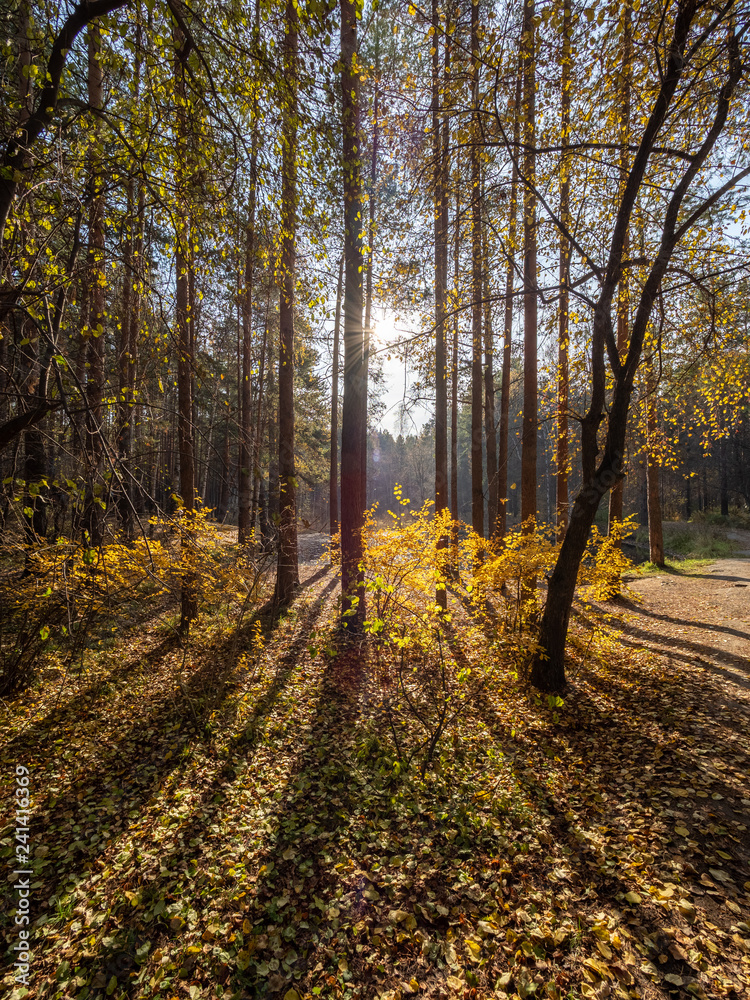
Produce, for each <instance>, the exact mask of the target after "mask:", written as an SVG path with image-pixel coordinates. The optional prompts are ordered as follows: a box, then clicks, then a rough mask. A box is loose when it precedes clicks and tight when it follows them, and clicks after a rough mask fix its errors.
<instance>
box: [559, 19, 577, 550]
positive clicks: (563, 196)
mask: <svg viewBox="0 0 750 1000" xmlns="http://www.w3.org/2000/svg"><path fill="white" fill-rule="evenodd" d="M572 31H573V13H572V4H571V0H564V3H563V37H562V58H561V63H562V74H561V77H562V79H561V89H562V93H561V95H560V111H561V122H560V132H561V141H562V146H563V153H562V156H561V160H560V175H561V176H560V222H561V223H562V225H563V226H564V227H565V229H568V230H569V229H570V225H571V218H570V157H569V156H568V155H567V152H566V150H565V147H566V146H567V145H568V142H569V140H570V83H571V81H570V70H571V52H570V39H571V34H572ZM569 284H570V244H569V243H568V240H567V237H566V234H565V233H564V232H562V233H561V234H560V313H559V316H558V337H557V369H558V375H557V379H558V381H557V456H556V465H557V470H556V476H555V482H556V498H555V500H556V503H555V506H556V515H557V532H558V537H559V538H562V537H563V535H564V534H565V528H566V526H567V523H568V474H569V470H568V463H569V449H568V434H569V427H568V407H569V402H568V396H569V391H570V390H569V377H570V376H569V360H568V354H569V350H568V346H569V340H570V330H569V316H568V314H569V309H570V293H569V290H568V286H569Z"/></svg>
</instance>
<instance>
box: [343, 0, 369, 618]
mask: <svg viewBox="0 0 750 1000" xmlns="http://www.w3.org/2000/svg"><path fill="white" fill-rule="evenodd" d="M356 52H357V16H356V0H341V116H342V123H341V124H342V162H343V174H344V401H343V412H342V414H341V592H342V625H343V627H344V628H345V629H346V630H347V631H348V632H350V633H354V632H357V631H358V630H359V629H360V628H361V626H362V624H363V623H364V615H365V600H364V597H365V594H364V586H363V584H364V577H363V574H362V571H361V570H360V564H361V562H362V525H363V518H364V508H365V498H364V497H363V496H362V446H363V441H364V432H363V421H364V418H365V416H366V410H365V406H366V403H365V401H364V400H363V397H364V396H365V385H366V382H365V358H364V342H363V329H362V275H363V271H364V254H363V251H362V166H361V160H360V157H361V137H360V105H359V72H358V71H357V68H356Z"/></svg>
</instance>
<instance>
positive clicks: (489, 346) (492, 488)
mask: <svg viewBox="0 0 750 1000" xmlns="http://www.w3.org/2000/svg"><path fill="white" fill-rule="evenodd" d="M483 202H484V211H485V224H484V233H483V239H482V271H483V274H484V278H483V292H484V439H485V442H486V451H487V523H488V525H489V537H490V538H494V537H495V535H496V522H497V502H498V492H497V433H496V431H495V371H494V354H495V343H494V337H493V333H492V301H491V298H490V261H489V245H488V243H489V241H488V238H487V228H488V223H489V217H488V215H487V202H486V199H485V198H483Z"/></svg>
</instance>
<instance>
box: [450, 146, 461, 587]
mask: <svg viewBox="0 0 750 1000" xmlns="http://www.w3.org/2000/svg"><path fill="white" fill-rule="evenodd" d="M458 160H459V157H458V153H457V154H456V175H457V176H458V174H459V170H460V164H459V162H458ZM454 226H455V228H454V233H453V350H452V355H451V522H452V525H451V573H452V574H453V575H456V574H457V573H458V378H459V375H458V331H459V323H458V316H459V311H458V307H459V300H460V296H461V273H460V267H461V185H460V184H459V183H456V218H455V222H454Z"/></svg>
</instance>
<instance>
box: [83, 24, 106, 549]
mask: <svg viewBox="0 0 750 1000" xmlns="http://www.w3.org/2000/svg"><path fill="white" fill-rule="evenodd" d="M88 99H89V104H90V106H91V107H92V108H101V106H102V102H103V73H102V67H101V32H100V30H99V25H98V24H94V25H92V26H91V28H90V29H89V35H88ZM98 133H99V129H98V128H95V129H94V144H95V145H94V147H93V150H92V153H91V161H90V162H91V211H90V215H89V294H90V306H89V328H88V343H87V351H86V357H87V368H86V457H87V464H88V468H87V471H86V499H85V504H84V516H83V527H84V530H85V531H86V532H88V536H89V541H90V544H91V545H99V544H100V543H101V539H102V508H101V507H100V505H99V501H100V497H99V496H97V490H98V489H99V488H100V484H99V482H98V479H99V475H100V472H101V463H102V456H103V453H104V449H103V439H102V417H103V406H102V404H103V396H104V342H105V334H104V324H105V322H106V318H107V317H106V315H105V313H106V297H105V292H106V280H107V279H106V275H105V271H104V194H103V187H104V176H103V174H102V167H101V154H100V152H99V149H98V142H99V134H98Z"/></svg>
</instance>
